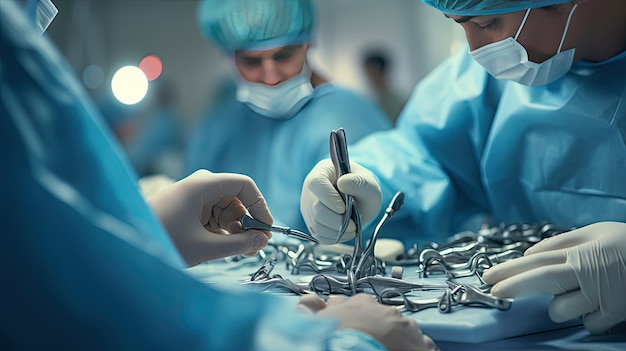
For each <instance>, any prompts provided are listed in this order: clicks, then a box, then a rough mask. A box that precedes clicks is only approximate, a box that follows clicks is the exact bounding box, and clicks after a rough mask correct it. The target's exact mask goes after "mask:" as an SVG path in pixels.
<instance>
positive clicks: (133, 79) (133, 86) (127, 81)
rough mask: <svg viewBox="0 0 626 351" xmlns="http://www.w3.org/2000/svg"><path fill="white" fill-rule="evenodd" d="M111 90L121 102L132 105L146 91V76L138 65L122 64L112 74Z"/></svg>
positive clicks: (143, 95) (142, 96)
mask: <svg viewBox="0 0 626 351" xmlns="http://www.w3.org/2000/svg"><path fill="white" fill-rule="evenodd" d="M111 90H112V91H113V95H114V96H115V98H116V99H118V100H119V101H120V102H121V103H123V104H126V105H134V104H136V103H138V102H139V101H141V100H143V98H144V97H145V96H146V94H147V93H148V78H147V77H146V75H145V74H144V73H143V71H142V70H140V69H139V67H136V66H124V67H122V68H120V69H118V70H117V72H115V74H114V75H113V79H112V80H111Z"/></svg>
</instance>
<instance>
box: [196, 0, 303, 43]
mask: <svg viewBox="0 0 626 351" xmlns="http://www.w3.org/2000/svg"><path fill="white" fill-rule="evenodd" d="M197 16H198V23H199V25H200V30H201V31H202V33H204V35H206V36H207V37H208V38H209V39H210V40H212V41H214V42H215V43H216V44H217V45H218V46H219V47H220V48H221V49H222V50H224V51H226V52H229V53H232V52H234V51H237V50H266V49H271V48H275V47H279V46H286V45H297V44H303V43H308V42H310V41H311V39H312V36H313V28H314V26H315V11H314V8H313V4H312V2H311V1H310V0H202V1H200V4H199V6H198V13H197Z"/></svg>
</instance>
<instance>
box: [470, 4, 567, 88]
mask: <svg viewBox="0 0 626 351" xmlns="http://www.w3.org/2000/svg"><path fill="white" fill-rule="evenodd" d="M577 6H578V5H576V4H574V6H573V7H572V10H571V11H570V13H569V16H568V17H567V22H566V23H565V29H564V31H563V36H562V37H561V43H560V44H559V49H558V50H557V53H556V55H554V56H552V57H551V58H549V59H547V60H546V61H544V62H541V63H535V62H531V61H529V60H528V53H527V52H526V49H525V48H524V47H523V46H522V45H521V44H520V43H519V42H517V37H518V36H519V34H520V32H521V31H522V28H523V27H524V23H526V19H527V18H528V14H529V13H530V9H528V10H527V11H526V15H525V16H524V19H523V20H522V24H521V25H520V27H519V29H518V30H517V34H515V38H511V37H509V38H507V39H504V40H501V41H498V42H495V43H491V44H488V45H485V46H483V47H481V48H478V49H476V50H474V51H470V54H471V55H472V57H473V58H474V59H475V60H476V61H477V62H478V63H479V64H480V65H482V66H483V67H484V68H485V69H486V70H487V71H488V72H489V73H491V75H493V76H494V77H495V78H497V79H506V80H512V81H516V82H518V83H520V84H523V85H528V86H534V85H545V84H549V83H551V82H554V81H555V80H557V79H559V78H561V77H563V76H564V75H565V74H566V73H567V72H568V71H569V70H570V68H571V67H572V63H573V62H574V48H572V49H569V50H566V51H561V48H562V47H563V42H564V41H565V35H566V34H567V29H568V28H569V23H570V20H571V19H572V14H573V13H574V10H575V9H576V7H577Z"/></svg>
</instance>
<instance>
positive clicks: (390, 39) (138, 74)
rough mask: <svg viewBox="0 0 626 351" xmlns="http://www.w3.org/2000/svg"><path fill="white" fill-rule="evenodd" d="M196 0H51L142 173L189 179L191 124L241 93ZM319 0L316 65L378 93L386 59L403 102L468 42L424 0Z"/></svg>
mask: <svg viewBox="0 0 626 351" xmlns="http://www.w3.org/2000/svg"><path fill="white" fill-rule="evenodd" d="M199 1H200V0H107V1H102V0H54V1H53V2H54V4H55V5H56V6H57V8H58V9H59V14H58V15H57V17H56V18H55V20H54V22H53V23H52V24H51V26H50V27H49V28H48V31H47V32H46V34H45V35H47V36H49V37H50V39H52V40H53V41H54V42H55V43H56V44H57V46H58V48H59V49H60V51H62V52H63V53H64V54H65V56H66V57H67V58H68V60H69V63H70V64H71V66H72V67H73V68H74V70H75V72H76V74H77V76H78V77H79V79H80V80H81V81H82V82H83V84H84V85H85V87H86V89H87V91H88V92H89V93H90V94H91V95H92V96H93V98H94V101H96V103H97V104H98V106H99V107H100V109H101V111H102V113H103V115H104V117H105V118H106V119H107V121H108V122H109V124H110V125H111V127H112V129H113V131H114V132H115V135H116V136H117V137H118V138H119V139H120V142H121V143H122V145H123V146H124V147H125V149H126V150H127V151H128V153H129V156H130V159H131V162H132V163H133V165H134V166H135V168H136V169H137V171H138V173H139V175H140V176H142V175H149V174H153V173H165V174H168V175H170V176H172V177H174V178H179V177H181V176H183V175H182V174H180V169H181V166H182V164H181V162H182V160H181V154H182V153H183V150H184V148H185V140H186V135H187V132H188V130H189V128H191V127H192V126H193V125H194V121H196V120H197V119H198V118H201V117H202V115H203V111H206V110H207V109H208V108H210V107H211V106H212V105H214V104H216V103H219V101H220V97H221V96H224V95H223V94H232V92H233V91H234V86H233V85H232V84H230V83H229V79H228V77H229V74H230V73H231V70H232V68H231V65H230V64H229V62H228V60H227V58H226V57H224V56H223V55H222V54H221V52H220V51H219V50H218V49H217V47H215V46H213V44H212V43H210V42H209V41H207V40H205V38H204V37H203V36H202V35H201V33H200V31H199V30H198V26H197V24H196V15H195V11H196V7H197V5H198V2H199ZM315 3H316V5H317V9H318V15H319V26H318V28H317V37H316V41H315V43H314V46H313V50H311V52H310V53H309V54H310V55H309V62H310V63H311V64H312V66H313V67H315V68H316V69H317V70H319V71H321V72H322V73H323V74H324V75H326V76H327V77H328V78H330V80H331V81H333V82H335V83H337V84H341V85H344V86H347V87H350V88H352V89H354V90H356V91H359V92H361V93H363V94H366V95H368V96H370V97H372V98H375V94H376V92H375V84H374V83H372V81H371V80H369V79H368V75H367V74H366V71H367V70H366V69H365V65H364V60H365V57H366V56H367V55H369V54H371V53H375V54H376V55H378V56H380V55H383V56H384V57H385V58H386V60H387V65H386V67H387V70H386V73H387V77H386V79H387V80H388V83H389V86H390V88H391V89H392V90H393V91H394V92H395V93H396V94H397V95H398V96H399V97H400V99H406V98H408V96H409V95H410V93H411V91H412V89H413V87H414V86H415V85H416V84H417V83H418V82H419V81H420V79H422V78H423V77H424V76H425V75H426V74H427V73H428V72H429V71H430V70H432V69H433V68H434V67H435V66H436V65H437V64H439V63H440V62H441V61H442V60H444V59H445V58H446V57H448V56H449V55H450V54H451V52H453V51H455V50H457V49H459V48H461V47H462V46H463V45H464V43H465V39H464V35H463V32H462V29H461V27H460V26H458V25H457V24H455V23H454V22H453V21H451V20H449V19H446V18H445V17H444V16H443V15H442V14H441V13H440V12H439V11H437V10H434V9H432V8H430V7H428V6H426V5H424V4H423V3H422V2H421V1H420V0H315ZM129 66H130V67H129ZM142 73H143V74H142ZM155 121H160V122H159V123H156V122H155ZM142 138H143V139H142ZM146 139H154V140H152V141H147V140H146ZM155 158H156V160H155Z"/></svg>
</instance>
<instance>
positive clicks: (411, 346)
mask: <svg viewBox="0 0 626 351" xmlns="http://www.w3.org/2000/svg"><path fill="white" fill-rule="evenodd" d="M299 307H301V308H302V309H305V310H308V311H311V312H312V313H313V314H314V315H316V316H318V317H323V318H331V319H335V320H338V321H339V329H354V330H359V331H361V332H363V333H367V334H369V335H371V336H372V337H374V338H375V339H376V340H378V341H379V342H380V343H381V344H383V346H385V347H386V348H387V349H388V350H390V351H394V350H399V351H400V350H402V351H404V350H424V351H428V350H431V351H432V350H438V349H437V345H435V343H434V342H433V340H432V339H431V338H430V337H428V336H426V335H424V334H423V333H422V330H421V329H420V328H419V327H418V326H417V323H416V322H415V320H414V319H413V318H408V317H405V316H403V315H402V314H401V313H400V312H399V311H398V309H396V308H394V307H391V306H385V305H381V304H379V303H378V302H376V299H375V298H374V297H373V296H372V295H369V294H357V295H354V296H351V297H332V298H330V299H329V300H328V303H325V302H324V301H323V300H322V299H320V298H319V297H318V296H316V295H304V296H303V297H302V298H301V299H300V302H299Z"/></svg>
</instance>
